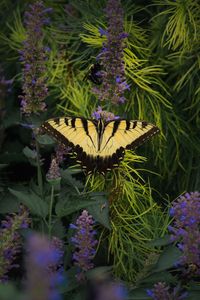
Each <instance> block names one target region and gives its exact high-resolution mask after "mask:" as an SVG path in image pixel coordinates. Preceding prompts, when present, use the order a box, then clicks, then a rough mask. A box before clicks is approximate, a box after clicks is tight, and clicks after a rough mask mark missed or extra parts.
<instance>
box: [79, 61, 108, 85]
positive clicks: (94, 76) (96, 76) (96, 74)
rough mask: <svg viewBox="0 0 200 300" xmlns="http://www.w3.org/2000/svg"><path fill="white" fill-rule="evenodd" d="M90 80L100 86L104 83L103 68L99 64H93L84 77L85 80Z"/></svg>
mask: <svg viewBox="0 0 200 300" xmlns="http://www.w3.org/2000/svg"><path fill="white" fill-rule="evenodd" d="M86 79H89V80H90V81H92V82H93V83H95V84H97V85H100V84H102V82H103V74H102V67H101V65H100V64H99V63H95V64H92V65H91V66H90V68H89V70H88V72H87V73H86V75H85V76H84V78H83V80H86Z"/></svg>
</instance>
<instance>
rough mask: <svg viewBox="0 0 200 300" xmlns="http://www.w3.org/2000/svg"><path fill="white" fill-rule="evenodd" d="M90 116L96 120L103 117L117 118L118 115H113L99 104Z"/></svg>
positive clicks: (107, 119) (104, 118) (108, 118)
mask: <svg viewBox="0 0 200 300" xmlns="http://www.w3.org/2000/svg"><path fill="white" fill-rule="evenodd" d="M92 117H93V118H95V119H96V120H99V119H103V120H105V121H111V120H117V119H119V116H115V115H114V114H113V113H112V112H109V111H106V110H102V108H101V106H98V108H97V110H96V111H94V112H93V113H92Z"/></svg>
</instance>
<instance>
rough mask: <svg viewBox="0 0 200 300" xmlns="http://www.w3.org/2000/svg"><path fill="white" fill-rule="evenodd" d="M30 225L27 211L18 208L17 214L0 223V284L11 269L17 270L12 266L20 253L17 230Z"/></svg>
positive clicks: (5, 279)
mask: <svg viewBox="0 0 200 300" xmlns="http://www.w3.org/2000/svg"><path fill="white" fill-rule="evenodd" d="M29 224H30V219H29V217H28V210H27V209H26V208H25V207H24V206H21V207H20V211H19V213H14V214H12V215H10V216H7V217H6V220H4V221H2V223H1V229H0V240H1V243H0V257H1V259H0V282H5V281H7V279H8V276H7V272H8V271H9V270H10V269H12V268H17V267H18V265H16V264H14V261H15V259H16V258H17V255H18V254H19V253H20V251H21V237H20V234H19V233H18V229H20V228H27V227H28V226H29Z"/></svg>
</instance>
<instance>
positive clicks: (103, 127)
mask: <svg viewBox="0 0 200 300" xmlns="http://www.w3.org/2000/svg"><path fill="white" fill-rule="evenodd" d="M41 127H42V131H43V132H45V133H47V134H49V135H51V136H52V137H54V138H55V139H56V140H57V141H58V142H59V143H61V144H63V145H65V146H70V147H72V149H73V152H75V153H76V155H77V161H78V162H79V163H81V165H82V168H83V169H85V170H86V172H87V173H91V172H94V171H98V172H100V173H102V174H104V173H105V172H106V171H107V170H111V169H112V168H113V167H115V166H118V165H119V162H120V160H121V159H123V157H124V153H125V149H134V148H136V147H138V146H139V145H140V144H142V143H144V142H145V140H148V139H149V138H150V137H152V136H153V135H155V134H156V133H158V132H159V129H158V127H156V126H155V125H153V124H150V123H148V122H146V121H137V120H135V121H134V120H132V121H128V120H125V119H117V120H112V121H104V120H103V119H99V120H88V119H84V118H79V117H63V118H54V119H50V120H47V121H46V122H44V124H43V125H42V126H41Z"/></svg>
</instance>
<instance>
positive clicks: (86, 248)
mask: <svg viewBox="0 0 200 300" xmlns="http://www.w3.org/2000/svg"><path fill="white" fill-rule="evenodd" d="M93 226H94V220H93V218H92V216H91V215H89V214H88V212H87V210H84V211H83V212H82V213H81V215H80V216H79V217H78V219H77V220H76V224H70V228H72V229H75V230H76V233H75V235H74V237H72V238H71V242H72V243H73V244H74V246H75V248H76V250H75V252H74V254H73V260H74V264H75V265H76V266H78V267H79V268H80V273H79V274H77V278H78V279H81V278H83V277H84V276H83V274H84V272H85V271H88V270H89V269H92V268H93V267H94V264H93V263H92V259H93V258H94V255H95V253H96V251H95V246H96V244H97V243H98V242H97V240H96V239H95V235H96V231H94V229H93Z"/></svg>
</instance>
